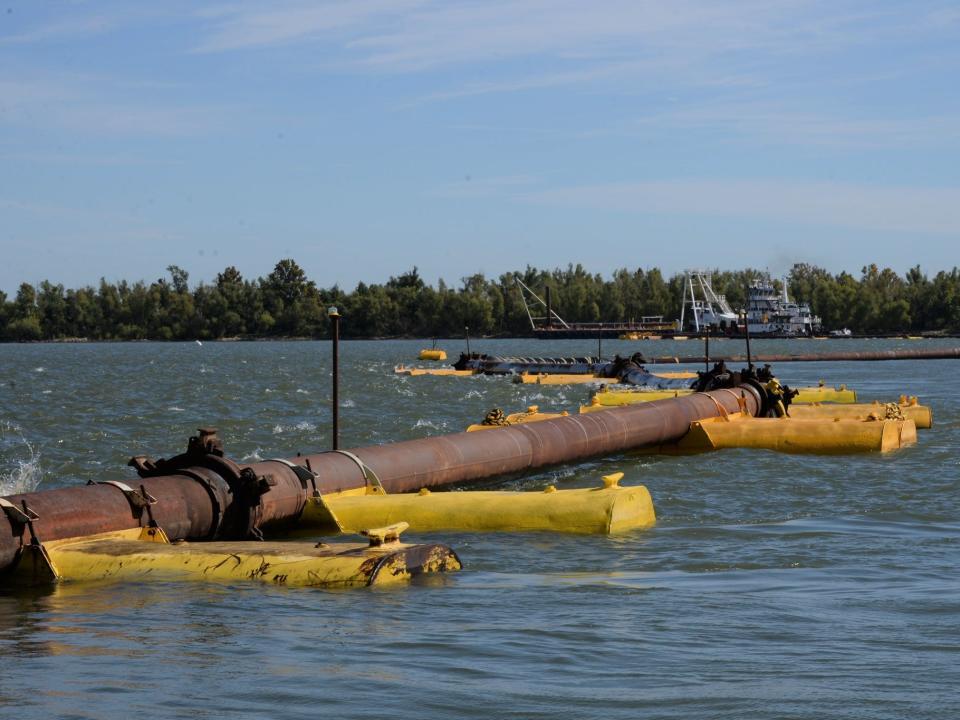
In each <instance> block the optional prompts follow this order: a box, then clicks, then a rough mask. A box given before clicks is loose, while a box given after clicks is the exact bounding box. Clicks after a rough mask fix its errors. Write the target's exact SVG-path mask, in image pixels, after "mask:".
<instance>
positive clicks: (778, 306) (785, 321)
mask: <svg viewBox="0 0 960 720" xmlns="http://www.w3.org/2000/svg"><path fill="white" fill-rule="evenodd" d="M747 324H748V328H749V330H750V334H751V335H758V336H763V335H765V336H776V337H801V336H807V337H809V336H812V335H815V334H817V333H819V332H821V323H820V318H819V317H817V316H816V315H814V314H813V313H812V312H811V311H810V306H809V305H808V304H806V303H795V302H792V301H791V300H790V298H789V296H788V295H787V281H786V278H784V280H783V292H782V293H779V292H777V289H776V288H775V287H774V286H773V282H772V281H771V280H770V276H769V275H764V276H761V277H759V278H756V279H755V280H753V281H752V282H751V283H750V286H749V287H748V288H747Z"/></svg>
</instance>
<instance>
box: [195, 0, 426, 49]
mask: <svg viewBox="0 0 960 720" xmlns="http://www.w3.org/2000/svg"><path fill="white" fill-rule="evenodd" d="M422 4H424V3H423V2H422V0H337V1H336V2H321V3H316V2H293V3H291V2H276V3H267V4H264V3H250V2H244V3H238V4H235V5H230V6H221V7H219V8H216V9H213V10H210V9H207V10H203V11H200V12H198V13H197V15H198V17H200V18H201V19H204V20H206V21H207V23H208V25H209V26H210V27H211V29H210V31H209V32H208V33H207V34H206V36H205V38H204V39H203V40H202V41H201V43H200V44H199V45H198V46H197V47H196V50H197V51H198V52H223V51H228V50H241V49H249V48H262V47H271V46H277V45H288V44H292V43H298V42H305V41H312V40H316V39H318V38H319V37H323V36H324V34H327V33H330V32H331V31H334V30H341V29H344V28H355V27H358V26H363V25H365V24H366V23H368V22H371V21H374V20H377V19H379V18H382V17H384V16H386V17H390V16H393V15H396V14H400V13H402V12H403V11H405V10H408V9H410V8H414V7H417V6H419V5H422Z"/></svg>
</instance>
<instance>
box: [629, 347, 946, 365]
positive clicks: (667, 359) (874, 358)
mask: <svg viewBox="0 0 960 720" xmlns="http://www.w3.org/2000/svg"><path fill="white" fill-rule="evenodd" d="M633 359H634V360H635V361H636V362H637V363H639V364H642V365H673V364H682V365H686V364H694V365H702V364H703V363H704V362H706V361H707V358H706V357H704V356H703V355H687V356H678V357H674V356H669V355H667V356H661V357H649V358H648V357H645V356H643V355H642V354H640V353H635V354H634V355H633ZM750 359H751V361H752V362H753V363H754V364H756V363H783V362H858V361H861V362H880V361H884V360H958V359H960V348H942V349H933V350H914V349H910V350H874V351H863V352H830V353H801V354H794V355H787V354H778V355H751V357H750ZM709 360H710V362H726V363H736V362H747V356H746V355H726V356H722V357H721V356H711V357H710V358H709Z"/></svg>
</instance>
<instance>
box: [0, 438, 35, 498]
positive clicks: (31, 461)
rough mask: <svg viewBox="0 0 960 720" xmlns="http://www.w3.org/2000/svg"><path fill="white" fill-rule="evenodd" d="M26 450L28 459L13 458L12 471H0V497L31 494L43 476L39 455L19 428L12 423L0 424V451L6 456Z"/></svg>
mask: <svg viewBox="0 0 960 720" xmlns="http://www.w3.org/2000/svg"><path fill="white" fill-rule="evenodd" d="M22 448H26V454H27V455H29V458H27V459H22V458H13V460H12V464H13V469H12V470H10V471H9V472H6V471H3V470H0V495H16V494H17V493H25V492H32V491H33V490H36V489H37V486H38V485H39V484H40V481H41V480H42V479H43V474H42V472H41V470H40V453H38V452H37V451H36V449H35V448H34V447H33V445H31V444H30V442H29V441H28V440H27V439H26V438H25V437H23V433H22V432H21V431H20V428H19V427H18V426H16V425H14V424H13V423H7V422H4V423H0V451H3V455H6V451H7V450H8V449H10V450H11V452H20V453H22V452H23V451H22Z"/></svg>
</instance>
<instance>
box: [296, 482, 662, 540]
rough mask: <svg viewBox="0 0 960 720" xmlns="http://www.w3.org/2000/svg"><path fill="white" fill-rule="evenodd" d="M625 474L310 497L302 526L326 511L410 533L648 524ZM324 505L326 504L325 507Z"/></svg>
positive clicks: (320, 523)
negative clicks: (556, 484) (600, 480)
mask: <svg viewBox="0 0 960 720" xmlns="http://www.w3.org/2000/svg"><path fill="white" fill-rule="evenodd" d="M622 476H623V473H614V474H612V475H608V476H606V477H605V478H604V486H603V487H598V488H590V489H583V490H556V489H555V488H553V486H550V487H548V488H547V489H546V490H545V491H538V492H511V491H464V492H456V491H442V492H430V491H428V490H421V491H420V494H402V495H366V496H359V495H354V496H342V495H325V496H324V497H323V498H322V499H320V498H311V499H310V500H309V501H308V502H307V506H306V508H305V509H304V511H303V515H302V516H301V519H300V523H301V528H304V529H307V528H309V527H310V526H311V525H312V524H316V526H317V527H321V528H322V527H324V526H325V523H327V522H328V521H329V512H332V513H333V515H334V516H335V517H336V520H337V522H338V523H339V525H340V526H341V528H342V529H343V530H344V531H346V532H351V531H354V530H356V529H357V528H361V527H367V526H370V525H388V524H390V523H394V522H398V521H400V520H403V521H404V522H407V523H409V524H410V530H411V532H432V531H438V530H445V531H464V532H526V531H534V530H547V531H553V532H565V533H580V534H610V533H619V532H625V531H628V530H636V529H640V528H648V527H651V526H653V525H654V524H655V523H656V515H655V514H654V510H653V500H652V499H651V497H650V492H649V491H648V490H647V488H646V487H644V486H642V485H637V486H633V487H620V486H619V485H618V483H619V480H620V478H621V477H622ZM324 505H326V507H323V506H324Z"/></svg>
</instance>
